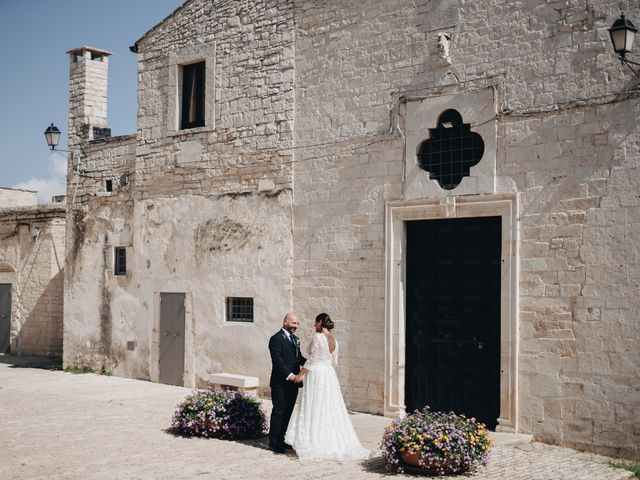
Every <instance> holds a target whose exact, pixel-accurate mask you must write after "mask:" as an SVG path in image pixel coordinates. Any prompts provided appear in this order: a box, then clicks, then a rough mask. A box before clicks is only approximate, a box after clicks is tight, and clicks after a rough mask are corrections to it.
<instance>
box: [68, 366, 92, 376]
mask: <svg viewBox="0 0 640 480" xmlns="http://www.w3.org/2000/svg"><path fill="white" fill-rule="evenodd" d="M64 371H65V372H67V373H73V374H74V375H79V374H81V373H93V370H91V369H90V368H88V367H67V368H65V369H64Z"/></svg>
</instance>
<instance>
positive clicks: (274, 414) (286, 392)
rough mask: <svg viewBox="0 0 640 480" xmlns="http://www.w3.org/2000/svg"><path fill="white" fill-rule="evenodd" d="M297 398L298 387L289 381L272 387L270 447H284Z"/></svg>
mask: <svg viewBox="0 0 640 480" xmlns="http://www.w3.org/2000/svg"><path fill="white" fill-rule="evenodd" d="M296 398H298V385H297V384H296V383H294V382H291V381H287V382H285V383H278V384H276V385H273V386H272V387H271V401H272V402H273V410H272V411H271V421H270V424H269V446H270V447H272V448H282V447H283V446H284V436H285V434H286V433H287V427H288V426H289V419H290V418H291V414H292V413H293V407H294V406H295V404H296Z"/></svg>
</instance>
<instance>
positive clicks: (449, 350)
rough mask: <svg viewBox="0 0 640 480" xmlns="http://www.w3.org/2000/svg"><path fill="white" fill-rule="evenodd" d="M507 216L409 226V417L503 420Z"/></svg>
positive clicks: (413, 223)
mask: <svg viewBox="0 0 640 480" xmlns="http://www.w3.org/2000/svg"><path fill="white" fill-rule="evenodd" d="M500 245H501V219H500V217H481V218H463V219H452V220H424V221H414V222H408V223H407V250H406V252H407V253H406V255H407V256H406V263H407V270H406V271H407V278H406V293H407V298H406V302H407V303H406V307H407V316H406V377H405V403H406V406H407V411H412V410H414V409H419V408H423V407H424V406H425V405H429V407H431V409H432V410H443V411H450V410H452V411H454V412H456V413H463V414H465V415H467V416H469V417H475V418H477V419H479V420H481V421H482V422H484V423H486V424H487V426H488V427H489V428H494V427H495V426H496V421H497V418H498V416H499V414H500V262H501V252H500V250H501V248H500Z"/></svg>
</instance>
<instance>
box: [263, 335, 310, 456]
mask: <svg viewBox="0 0 640 480" xmlns="http://www.w3.org/2000/svg"><path fill="white" fill-rule="evenodd" d="M290 335H291V338H292V339H293V341H291V340H289V337H288V336H287V334H286V333H285V332H284V330H282V329H281V330H280V331H278V333H276V334H275V335H274V336H272V337H271V338H270V339H269V352H270V353H271V365H272V366H271V379H270V380H269V385H270V386H271V400H272V402H273V410H272V411H271V422H270V425H269V447H271V448H272V449H273V450H275V451H284V435H285V433H286V432H287V427H288V426H289V419H290V418H291V413H292V412H293V406H294V405H295V403H296V398H297V396H298V389H299V388H300V387H301V386H302V383H295V382H294V381H293V380H287V377H288V376H289V375H290V374H293V375H297V374H298V373H300V367H302V365H304V362H306V361H307V359H306V358H304V357H303V356H302V354H301V353H300V340H299V339H298V337H296V336H295V335H293V334H290Z"/></svg>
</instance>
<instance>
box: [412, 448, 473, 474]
mask: <svg viewBox="0 0 640 480" xmlns="http://www.w3.org/2000/svg"><path fill="white" fill-rule="evenodd" d="M402 463H404V470H405V471H406V472H408V473H415V474H419V475H452V474H454V473H463V472H466V471H467V470H468V469H465V468H462V469H455V468H452V467H437V466H435V465H432V464H430V463H428V462H427V463H426V464H425V465H420V454H419V453H405V454H404V455H402Z"/></svg>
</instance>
